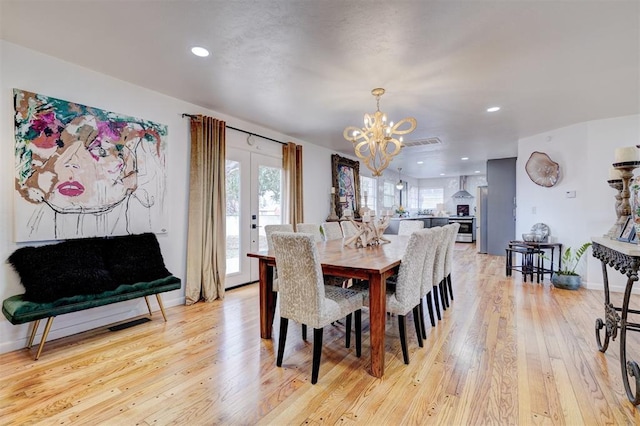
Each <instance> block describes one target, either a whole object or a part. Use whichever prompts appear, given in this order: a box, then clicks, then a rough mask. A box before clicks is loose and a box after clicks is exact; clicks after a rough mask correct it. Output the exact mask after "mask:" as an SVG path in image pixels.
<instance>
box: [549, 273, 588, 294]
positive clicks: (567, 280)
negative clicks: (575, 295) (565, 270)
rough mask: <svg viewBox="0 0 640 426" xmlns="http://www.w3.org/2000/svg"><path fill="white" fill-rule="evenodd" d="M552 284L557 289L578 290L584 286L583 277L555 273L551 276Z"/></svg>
mask: <svg viewBox="0 0 640 426" xmlns="http://www.w3.org/2000/svg"><path fill="white" fill-rule="evenodd" d="M551 283H552V284H553V286H554V287H556V288H561V289H565V290H577V289H579V288H580V285H581V284H582V277H581V276H580V275H562V274H557V273H555V272H554V273H553V275H552V276H551Z"/></svg>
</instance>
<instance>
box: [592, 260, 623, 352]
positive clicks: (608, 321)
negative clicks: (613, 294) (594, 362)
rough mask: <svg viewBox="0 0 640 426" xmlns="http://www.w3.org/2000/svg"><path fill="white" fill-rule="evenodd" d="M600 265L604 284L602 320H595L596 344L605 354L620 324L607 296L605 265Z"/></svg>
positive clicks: (607, 286)
mask: <svg viewBox="0 0 640 426" xmlns="http://www.w3.org/2000/svg"><path fill="white" fill-rule="evenodd" d="M601 264H602V280H603V282H604V318H605V320H604V321H603V320H602V318H598V319H596V342H597V343H598V350H599V351H600V352H606V351H607V348H608V347H609V339H610V338H613V339H614V340H615V338H616V337H617V335H618V324H619V323H620V316H619V315H618V313H617V312H616V310H615V308H614V307H613V304H612V303H611V301H610V296H609V275H608V273H607V263H606V262H601ZM603 328H604V329H605V330H604V331H605V334H604V342H603V341H602V336H601V333H600V332H601V330H602V329H603Z"/></svg>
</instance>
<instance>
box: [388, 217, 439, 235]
mask: <svg viewBox="0 0 640 426" xmlns="http://www.w3.org/2000/svg"><path fill="white" fill-rule="evenodd" d="M403 220H421V221H422V222H424V227H425V228H434V227H436V226H444V225H448V224H449V217H448V216H445V217H441V216H423V215H418V216H412V217H392V218H391V220H390V222H389V226H388V227H387V229H385V230H384V233H385V234H391V235H397V234H398V229H399V228H400V221H403Z"/></svg>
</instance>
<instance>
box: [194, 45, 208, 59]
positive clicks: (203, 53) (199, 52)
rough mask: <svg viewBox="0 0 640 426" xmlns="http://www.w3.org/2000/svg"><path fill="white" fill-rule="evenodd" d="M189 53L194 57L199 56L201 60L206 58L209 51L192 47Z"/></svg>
mask: <svg viewBox="0 0 640 426" xmlns="http://www.w3.org/2000/svg"><path fill="white" fill-rule="evenodd" d="M191 53H193V54H194V55H196V56H200V57H201V58H206V57H207V56H209V51H208V50H207V49H205V48H204V47H198V46H196V47H192V48H191Z"/></svg>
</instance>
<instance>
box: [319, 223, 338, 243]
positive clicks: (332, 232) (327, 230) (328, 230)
mask: <svg viewBox="0 0 640 426" xmlns="http://www.w3.org/2000/svg"><path fill="white" fill-rule="evenodd" d="M322 233H323V234H324V240H325V241H330V240H340V239H342V228H340V223H339V222H324V223H323V224H322Z"/></svg>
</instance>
